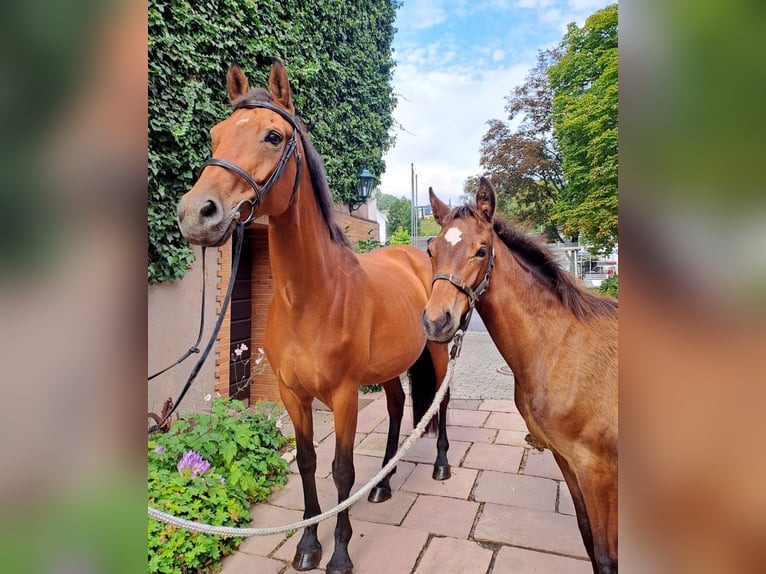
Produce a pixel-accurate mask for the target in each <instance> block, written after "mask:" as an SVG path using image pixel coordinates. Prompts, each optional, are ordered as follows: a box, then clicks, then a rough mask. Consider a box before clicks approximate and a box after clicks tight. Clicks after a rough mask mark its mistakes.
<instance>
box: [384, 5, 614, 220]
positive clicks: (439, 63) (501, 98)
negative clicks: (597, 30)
mask: <svg viewBox="0 0 766 574" xmlns="http://www.w3.org/2000/svg"><path fill="white" fill-rule="evenodd" d="M612 3H613V2H610V1H607V0H452V1H450V0H404V5H403V6H402V7H401V8H400V9H399V10H398V13H397V19H396V23H395V26H396V28H397V33H396V35H395V37H394V45H393V47H394V59H395V60H396V62H397V66H396V68H395V70H394V79H393V86H394V92H395V93H396V95H397V97H398V100H399V101H398V104H397V107H396V109H395V110H394V118H395V121H396V123H397V126H396V127H395V128H394V135H395V136H396V140H397V141H396V145H395V146H394V147H393V148H392V149H390V150H389V151H388V153H387V154H386V156H385V157H384V159H385V161H386V172H385V173H384V174H383V175H382V176H381V177H380V189H381V191H382V192H383V193H388V194H391V195H395V196H397V197H400V196H405V197H407V198H409V197H410V187H411V186H410V163H414V166H415V173H416V174H417V176H418V204H420V205H423V204H425V203H427V196H428V187H429V186H433V188H434V191H435V192H436V194H437V195H438V196H439V197H441V198H442V199H443V200H445V201H447V200H448V199H451V200H452V202H453V205H454V204H456V203H457V201H458V198H459V197H460V195H461V194H462V190H463V182H464V180H465V179H466V178H467V177H469V176H470V175H474V174H477V173H480V172H481V167H480V166H479V145H480V142H481V137H482V136H483V135H484V133H485V132H486V130H487V125H486V122H487V121H488V120H490V119H493V118H497V119H507V116H506V113H505V111H504V107H505V96H507V95H508V94H509V93H510V92H511V90H512V89H513V88H514V87H516V86H518V85H520V84H522V83H523V82H524V78H525V77H526V75H527V73H528V71H529V70H530V69H531V68H532V66H533V65H534V64H535V60H536V58H537V52H538V50H542V49H547V48H551V47H553V46H555V45H557V44H558V43H559V42H560V41H561V39H562V38H563V36H564V33H565V31H566V26H567V24H568V23H569V22H575V23H577V24H578V25H580V26H581V25H582V24H583V23H584V21H585V19H586V18H587V17H588V16H589V15H591V14H592V13H593V12H595V11H597V10H599V9H601V8H604V7H606V6H608V5H609V4H612Z"/></svg>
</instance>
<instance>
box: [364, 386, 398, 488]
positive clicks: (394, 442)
mask: <svg viewBox="0 0 766 574" xmlns="http://www.w3.org/2000/svg"><path fill="white" fill-rule="evenodd" d="M383 389H384V390H385V391H386V407H387V408H388V440H387V441H386V453H385V455H384V456H383V466H386V464H387V463H388V461H389V460H391V459H392V458H393V456H394V454H396V449H397V447H398V446H399V431H400V430H401V428H402V415H403V414H404V390H403V389H402V382H401V381H400V380H399V377H396V378H394V379H390V380H388V381H386V382H385V383H383ZM395 472H396V467H394V468H393V469H392V470H391V472H389V473H388V474H387V475H386V476H385V477H384V478H383V479H382V480H381V481H380V482H379V483H378V484H376V485H375V488H373V489H372V490H371V491H370V494H369V496H368V497H367V499H368V500H369V501H370V502H384V501H386V500H388V499H389V498H391V482H390V479H391V476H393V474H394V473H395Z"/></svg>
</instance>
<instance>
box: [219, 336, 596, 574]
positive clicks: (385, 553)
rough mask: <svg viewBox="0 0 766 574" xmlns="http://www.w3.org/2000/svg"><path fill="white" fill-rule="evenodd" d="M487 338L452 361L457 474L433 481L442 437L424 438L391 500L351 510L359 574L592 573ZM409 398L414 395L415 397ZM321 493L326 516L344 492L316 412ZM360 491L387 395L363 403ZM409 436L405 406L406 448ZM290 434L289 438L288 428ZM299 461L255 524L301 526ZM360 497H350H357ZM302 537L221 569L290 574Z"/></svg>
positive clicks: (322, 531) (328, 426)
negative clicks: (340, 491)
mask: <svg viewBox="0 0 766 574" xmlns="http://www.w3.org/2000/svg"><path fill="white" fill-rule="evenodd" d="M504 367H505V362H504V361H503V359H502V357H501V356H500V354H499V353H498V352H497V350H496V349H495V347H494V344H493V343H492V341H491V339H490V338H489V335H488V334H487V333H486V331H482V330H480V329H476V330H469V331H468V332H467V333H466V336H465V339H464V343H463V349H462V352H461V355H460V357H459V358H458V361H457V363H456V368H455V376H454V380H453V383H452V384H453V388H452V400H451V402H450V409H449V412H448V430H447V432H448V436H449V439H450V449H449V460H450V464H451V465H452V477H451V478H450V479H449V480H446V481H443V482H439V481H434V480H433V479H432V478H431V471H432V464H433V460H434V458H435V456H436V439H435V438H433V437H423V438H421V439H420V440H418V442H417V443H416V444H415V446H414V447H413V449H412V450H410V451H409V452H408V453H407V454H406V455H405V457H404V459H403V460H402V462H400V463H399V465H398V471H397V473H396V474H395V475H394V477H393V478H392V486H393V489H394V495H393V497H392V498H391V499H390V500H388V501H386V502H384V503H381V504H371V503H369V502H367V501H366V500H363V501H361V502H359V503H358V504H356V505H355V506H353V507H352V509H351V525H352V527H353V530H354V532H353V536H352V538H351V542H350V543H349V553H350V555H351V559H352V560H353V562H354V572H355V574H380V573H385V574H431V573H436V572H439V573H441V574H443V573H456V574H458V573H459V574H506V573H514V574H527V573H533V572H535V573H551V574H555V573H567V574H588V573H590V572H592V568H591V566H590V563H589V562H588V561H587V558H586V553H585V549H584V547H583V543H582V540H581V538H580V533H579V530H578V529H577V522H576V519H575V516H574V508H573V505H572V499H571V496H570V495H569V491H568V490H567V488H566V484H565V483H564V482H563V478H562V476H561V473H560V471H559V469H558V467H557V466H556V464H555V462H554V460H553V457H552V456H551V454H550V452H549V451H545V452H538V451H536V450H534V449H531V448H530V447H529V445H527V443H526V442H525V441H524V436H525V435H526V433H527V429H526V425H525V424H524V420H523V419H522V418H521V416H520V415H519V414H518V411H517V410H516V406H515V405H514V403H513V400H512V397H513V376H512V375H510V374H505V373H502V372H500V371H499V369H503V368H504ZM408 400H409V397H408ZM317 407H318V408H317V409H315V411H314V429H315V437H314V439H315V441H316V442H317V443H318V447H317V456H318V462H317V472H316V477H317V490H318V492H319V501H320V504H321V506H322V508H323V509H328V508H330V507H332V506H333V505H334V504H335V502H336V500H337V494H336V491H335V486H334V484H333V480H332V474H331V460H332V454H333V448H334V433H333V426H332V425H333V423H332V414H331V413H330V412H328V411H327V410H326V409H324V408H322V406H321V405H320V404H317ZM359 408H360V410H359V418H358V428H357V437H356V445H357V446H356V450H355V468H356V483H355V484H356V488H359V486H361V485H363V484H365V483H366V482H367V480H368V479H369V478H370V477H372V476H373V475H374V474H375V473H376V472H377V471H378V470H379V469H380V466H381V463H382V455H383V451H384V448H385V438H386V434H385V433H386V430H387V426H388V418H387V414H386V403H385V397H384V396H383V395H382V393H374V394H371V395H360V401H359ZM411 431H412V418H411V416H410V411H409V409H408V410H407V411H406V412H405V417H404V420H403V423H402V431H401V432H402V440H403V439H404V438H406V436H408V435H409V433H410V432H411ZM288 432H289V431H288ZM297 472H298V471H297V467H296V464H295V462H292V464H291V474H290V477H289V479H288V482H287V485H286V487H285V488H284V489H282V490H280V491H278V492H276V493H275V494H274V495H273V496H272V497H271V499H270V500H269V501H268V503H262V504H258V505H256V506H254V507H253V509H252V512H251V515H252V518H253V520H252V524H251V525H252V526H276V525H281V524H287V523H291V522H295V521H298V520H300V519H301V518H302V511H303V495H302V490H301V484H300V475H299V474H297ZM356 488H355V489H352V492H354V491H355V490H356ZM334 527H335V520H334V519H330V520H327V521H325V522H323V523H321V524H320V525H319V529H318V532H319V540H320V542H321V544H322V547H323V551H324V553H323V558H322V562H321V564H320V567H321V569H322V570H313V571H312V572H320V571H323V570H324V567H325V566H326V564H327V561H328V560H329V558H330V556H331V554H332V550H333V529H334ZM299 538H300V536H299V535H297V534H296V535H294V536H285V535H275V536H267V537H253V538H249V539H247V540H245V541H244V542H243V544H242V545H241V546H240V548H239V550H238V551H237V552H236V553H235V554H233V555H232V556H229V557H227V558H226V559H225V560H224V562H223V569H222V572H223V574H244V573H248V574H251V573H254V572H257V573H258V574H291V573H293V572H295V570H294V569H293V568H292V566H291V565H290V561H291V560H292V557H293V553H294V551H295V546H296V545H297V543H298V539H299Z"/></svg>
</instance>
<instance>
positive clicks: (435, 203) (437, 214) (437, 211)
mask: <svg viewBox="0 0 766 574" xmlns="http://www.w3.org/2000/svg"><path fill="white" fill-rule="evenodd" d="M428 197H429V199H430V200H431V211H433V214H434V219H435V220H436V223H438V224H439V225H443V224H444V219H445V218H446V217H447V214H449V207H448V206H447V204H446V203H444V202H443V201H442V200H441V199H439V198H438V197H436V194H435V193H434V190H433V188H432V187H429V188H428Z"/></svg>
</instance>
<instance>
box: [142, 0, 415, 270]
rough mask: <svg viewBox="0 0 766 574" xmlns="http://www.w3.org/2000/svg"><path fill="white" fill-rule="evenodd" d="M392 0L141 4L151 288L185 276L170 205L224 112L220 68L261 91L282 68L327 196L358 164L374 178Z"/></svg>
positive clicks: (387, 118)
mask: <svg viewBox="0 0 766 574" xmlns="http://www.w3.org/2000/svg"><path fill="white" fill-rule="evenodd" d="M399 6H400V2H398V1H397V0H353V1H352V0H207V1H205V2H201V1H189V0H149V268H148V279H149V283H159V282H162V281H173V280H174V279H177V278H180V277H183V275H184V273H185V271H186V269H187V268H188V266H189V265H190V264H191V262H192V261H193V257H194V256H193V254H192V252H191V250H190V249H189V248H188V246H187V245H186V242H185V241H184V240H183V238H182V237H181V233H180V231H179V230H178V225H177V223H176V203H177V201H178V199H179V198H180V196H181V195H182V194H183V193H185V192H186V191H187V190H188V189H189V188H190V187H191V186H192V184H193V181H194V179H195V177H196V173H197V170H198V168H199V166H200V165H201V164H202V161H203V160H204V158H205V157H206V156H207V155H208V153H209V136H208V130H209V129H210V128H211V127H212V126H213V125H214V124H215V123H216V122H218V121H220V120H221V119H223V118H224V117H226V115H228V113H229V112H230V109H229V106H228V98H227V95H226V71H227V70H228V68H229V65H230V64H232V63H234V62H236V63H238V64H239V65H240V66H241V67H242V69H243V70H244V71H245V73H246V74H247V76H248V78H249V80H250V85H251V86H254V87H255V86H262V87H265V86H266V85H267V78H268V71H269V69H270V68H271V63H272V61H273V59H274V58H279V59H281V60H282V61H283V62H284V64H285V66H286V67H287V70H288V75H289V77H290V83H291V87H292V89H293V97H294V101H295V106H296V110H297V113H298V116H299V117H300V118H301V119H302V120H303V122H304V123H305V124H306V125H307V126H308V129H309V133H310V134H311V138H312V141H313V143H314V145H315V146H316V148H317V150H318V151H319V153H320V154H321V155H322V158H323V159H324V162H325V166H326V168H327V176H328V178H329V181H330V188H331V189H332V190H333V193H334V195H335V199H336V200H337V201H344V200H347V199H348V198H350V197H351V196H352V194H353V193H354V185H355V183H356V172H357V171H358V170H359V168H360V167H361V166H362V165H366V166H367V167H368V169H369V170H370V171H371V172H372V173H374V174H376V175H379V174H381V173H382V172H383V170H384V163H383V160H382V156H383V153H384V152H385V151H386V150H387V149H388V148H389V147H390V145H391V144H392V139H391V136H390V135H389V128H390V127H391V125H392V123H393V117H392V111H393V108H394V105H395V103H396V100H395V98H394V95H393V91H392V86H391V78H392V74H393V66H394V61H393V57H392V53H391V42H392V40H393V35H394V31H395V30H394V27H393V22H394V18H395V15H396V9H397V8H398V7H399Z"/></svg>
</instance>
